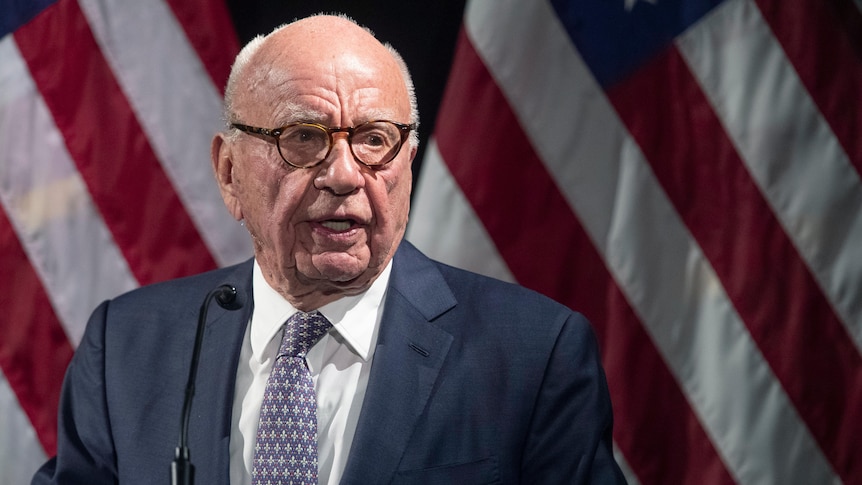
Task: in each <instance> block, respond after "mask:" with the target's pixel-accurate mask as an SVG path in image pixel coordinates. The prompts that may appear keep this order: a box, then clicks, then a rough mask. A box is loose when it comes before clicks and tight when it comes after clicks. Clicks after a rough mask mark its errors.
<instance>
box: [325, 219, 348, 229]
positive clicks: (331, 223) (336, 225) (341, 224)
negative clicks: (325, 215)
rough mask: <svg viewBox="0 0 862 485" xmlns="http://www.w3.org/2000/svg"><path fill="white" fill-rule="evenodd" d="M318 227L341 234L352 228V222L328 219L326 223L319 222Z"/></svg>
mask: <svg viewBox="0 0 862 485" xmlns="http://www.w3.org/2000/svg"><path fill="white" fill-rule="evenodd" d="M320 225H321V226H323V227H325V228H327V229H329V230H330V231H335V232H343V231H346V230H348V229H350V228H351V227H353V221H351V220H349V219H330V220H326V221H320Z"/></svg>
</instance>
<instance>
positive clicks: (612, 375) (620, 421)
mask: <svg viewBox="0 0 862 485" xmlns="http://www.w3.org/2000/svg"><path fill="white" fill-rule="evenodd" d="M438 119H441V120H446V122H444V123H439V124H438V125H437V126H436V129H435V137H436V140H437V143H438V146H439V149H440V153H441V155H442V157H443V159H444V160H445V161H446V164H447V165H448V167H449V170H450V171H451V172H452V175H453V176H454V178H455V180H456V181H457V182H458V184H459V185H460V187H461V191H462V192H463V193H464V195H465V196H466V197H467V199H468V200H469V201H470V203H471V205H472V206H473V209H474V210H475V211H476V213H477V214H478V216H479V218H480V219H481V220H482V222H483V223H484V225H485V227H486V229H487V230H488V233H489V234H490V236H491V238H492V239H493V240H494V243H495V245H496V246H497V249H498V250H499V252H500V254H501V255H502V256H503V258H504V259H505V261H506V263H507V265H508V266H509V269H510V270H511V271H512V274H513V275H514V276H515V278H516V279H517V280H518V282H519V283H521V284H523V285H525V286H527V287H530V288H533V289H535V290H537V291H539V292H542V293H544V294H546V295H548V296H550V297H552V298H555V299H556V300H558V301H560V302H562V303H565V304H567V305H569V306H570V307H572V308H576V309H578V310H580V311H582V312H583V313H584V314H585V315H586V316H587V317H588V318H589V319H590V320H591V321H592V322H593V324H594V325H595V328H596V332H597V334H598V337H599V339H600V341H601V342H602V347H603V356H604V361H605V368H606V371H607V372H608V376H609V378H608V380H609V385H610V391H611V396H612V399H613V404H614V415H615V423H616V424H615V429H614V436H615V438H616V441H617V444H618V446H619V447H620V449H621V450H622V451H623V453H624V454H625V456H626V458H627V460H628V461H629V464H630V465H631V467H632V469H633V470H634V472H635V473H636V474H637V475H638V476H639V477H640V478H641V479H642V481H643V482H644V483H733V480H732V479H731V477H730V475H729V474H728V472H727V470H726V468H725V466H724V464H723V462H722V461H721V459H720V458H719V456H718V454H717V453H716V451H715V449H714V447H713V446H712V443H711V442H710V440H709V438H708V437H707V435H706V433H705V432H704V430H703V428H702V426H701V424H700V422H699V421H698V419H697V417H696V416H695V415H694V413H693V412H692V410H691V408H690V407H689V405H688V402H687V401H686V399H685V397H684V395H683V393H682V391H681V389H680V388H679V386H678V384H677V382H676V381H675V380H674V378H673V376H672V375H671V372H670V371H669V369H668V368H667V366H666V364H665V362H664V361H663V359H662V358H661V356H660V355H659V354H658V352H657V351H656V348H655V346H654V345H653V343H652V342H651V340H650V338H649V336H647V334H646V333H645V331H644V329H643V327H642V325H641V323H640V322H639V321H638V318H637V317H636V316H635V314H634V312H633V311H632V309H631V307H630V306H629V304H628V302H627V301H626V299H625V296H624V295H623V294H622V293H621V292H620V290H619V288H618V287H617V286H616V284H615V282H614V281H613V279H612V277H611V275H610V274H609V272H608V270H607V268H606V267H605V266H604V263H603V261H602V259H601V257H600V255H599V254H598V253H597V251H596V249H595V248H594V246H593V245H592V242H591V241H590V239H589V237H588V236H587V234H585V232H584V230H583V228H582V227H581V225H580V222H579V221H578V218H577V215H576V214H574V213H573V212H572V210H571V208H570V207H569V205H568V203H567V202H566V201H565V199H564V198H563V196H562V195H561V194H560V191H559V190H558V188H557V186H556V183H555V182H554V179H553V178H552V176H551V175H550V174H549V173H548V172H547V171H546V169H545V167H544V165H543V164H542V162H541V160H540V159H539V158H538V156H537V155H536V152H535V151H534V149H533V147H532V146H531V144H530V142H529V141H528V139H527V136H526V134H525V133H524V131H523V130H522V128H521V126H520V124H519V122H518V120H517V119H516V117H515V114H514V113H513V112H512V110H511V108H510V106H509V104H508V102H507V100H506V99H505V97H504V95H503V93H502V92H501V91H500V89H499V87H498V86H497V85H496V84H495V82H494V80H493V78H492V77H491V75H490V73H489V72H488V70H487V68H486V67H485V65H484V64H483V63H482V61H481V59H480V58H479V57H478V55H477V54H476V51H475V50H474V48H473V46H472V45H471V43H470V42H469V40H468V39H467V37H466V35H465V34H464V32H463V31H462V32H461V35H460V38H459V41H458V47H457V50H456V54H455V60H454V62H453V67H452V70H451V75H450V79H449V84H448V86H447V87H446V92H445V95H444V98H443V102H442V104H441V108H440V115H439V117H438ZM464 133H470V137H471V138H472V140H483V142H482V143H475V142H470V141H469V140H468V141H466V142H465V139H464ZM518 194H521V196H518ZM517 224H523V226H522V227H513V226H515V225H517ZM634 372H636V373H638V374H640V375H648V376H649V379H644V378H639V377H634V378H633V377H632V376H631V374H632V373H634ZM644 403H661V404H660V405H647V406H645V405H644ZM645 444H646V445H645ZM680 447H684V448H685V449H686V450H687V458H688V460H687V461H683V460H679V459H678V456H676V455H675V454H672V453H669V450H674V449H679V448H680ZM693 473H696V474H697V475H696V476H692V474H693Z"/></svg>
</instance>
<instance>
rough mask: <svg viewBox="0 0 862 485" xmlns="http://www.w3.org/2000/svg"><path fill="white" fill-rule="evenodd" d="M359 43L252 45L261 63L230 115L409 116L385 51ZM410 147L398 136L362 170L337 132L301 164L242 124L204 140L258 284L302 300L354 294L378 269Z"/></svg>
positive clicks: (390, 237) (395, 235) (276, 119)
mask: <svg viewBox="0 0 862 485" xmlns="http://www.w3.org/2000/svg"><path fill="white" fill-rule="evenodd" d="M357 51H358V52H351V51H350V50H347V51H340V52H327V53H325V55H321V56H316V57H306V56H296V55H290V54H285V53H284V52H288V53H290V52H294V51H292V50H288V49H286V48H281V49H277V50H274V52H269V51H265V52H263V53H261V55H259V56H257V57H256V58H255V59H254V62H265V63H266V64H265V65H267V66H271V68H269V69H266V70H264V71H262V72H260V73H259V74H256V75H254V76H252V78H250V79H249V82H248V83H247V84H248V86H249V88H248V89H247V90H244V91H242V92H241V93H240V95H239V96H237V102H236V105H237V108H236V109H235V111H236V114H237V116H238V117H239V120H238V121H240V122H242V123H244V124H248V125H252V126H259V127H265V128H276V127H280V126H283V125H285V124H288V123H291V122H298V121H307V122H316V123H320V124H322V125H325V126H330V127H349V126H356V125H358V124H360V123H363V122H365V121H370V120H376V119H386V120H391V121H396V122H399V123H405V124H406V123H409V122H410V119H409V117H410V106H409V98H408V97H407V93H406V89H405V87H404V83H403V80H402V78H401V75H400V71H398V69H397V66H396V65H395V64H394V63H393V61H392V59H391V57H389V56H388V54H387V55H386V56H384V57H385V58H382V59H381V56H382V53H385V50H384V51H382V53H381V51H379V50H372V51H371V53H368V52H367V51H361V50H360V49H357ZM288 56H290V57H288ZM216 145H218V147H216ZM414 155H415V147H412V146H410V145H409V144H408V143H405V144H404V146H402V147H401V151H400V152H399V153H398V155H397V156H396V157H395V159H394V160H392V161H391V162H389V163H388V164H386V165H384V166H382V167H378V168H371V167H367V166H365V165H362V164H361V163H359V162H357V161H356V160H355V159H354V158H353V155H352V154H351V152H350V147H349V146H348V143H347V135H346V133H337V134H335V135H334V143H333V146H332V150H331V152H330V154H329V156H328V157H327V158H326V159H325V160H324V161H323V162H322V163H321V164H319V165H317V166H315V167H313V168H307V169H302V168H294V167H292V166H290V165H288V164H286V163H285V162H284V161H283V160H282V159H281V157H280V156H279V154H278V150H277V148H276V145H275V143H274V141H273V140H272V139H271V138H266V137H261V136H257V135H250V134H245V133H243V134H237V136H235V137H233V138H232V139H225V140H223V142H219V141H218V139H217V141H216V142H215V143H214V157H218V158H219V159H220V160H221V162H220V161H219V160H215V162H214V163H215V164H216V170H217V175H218V177H219V180H220V183H221V185H222V193H223V195H224V196H225V202H226V203H227V205H228V207H229V209H230V210H231V212H232V213H233V215H234V217H236V218H238V219H244V220H245V224H246V227H247V228H248V231H249V232H250V233H251V236H252V239H253V242H254V250H255V256H256V258H257V260H258V262H259V264H260V265H261V268H262V269H263V273H264V276H265V277H266V279H267V281H268V282H269V283H270V285H272V286H273V287H274V288H276V289H277V290H278V291H279V292H281V293H282V294H283V295H284V296H285V297H286V298H288V300H290V301H291V302H292V303H293V304H294V305H295V306H297V307H299V308H300V309H310V308H317V307H319V306H320V305H322V304H325V303H327V302H329V301H333V300H335V299H337V298H339V297H340V296H342V295H345V294H353V293H358V292H360V291H362V290H364V289H366V288H367V287H368V286H370V284H371V282H373V280H374V279H375V278H376V277H377V276H378V275H379V274H380V272H381V271H382V270H383V269H384V267H385V265H386V264H387V263H388V262H389V260H390V259H391V257H392V255H393V253H394V251H395V249H396V248H397V246H398V243H399V242H400V241H401V238H402V237H403V235H404V230H405V228H406V224H407V216H408V211H409V204H410V190H411V179H412V177H411V173H410V164H411V161H412V159H413V156H414ZM226 170H227V172H228V173H227V174H226V175H227V178H225V177H224V176H223V174H224V172H225V171H226ZM224 180H227V183H225V182H224ZM303 307H305V308H303Z"/></svg>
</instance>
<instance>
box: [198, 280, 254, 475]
mask: <svg viewBox="0 0 862 485" xmlns="http://www.w3.org/2000/svg"><path fill="white" fill-rule="evenodd" d="M251 268H252V265H251V263H248V264H243V265H242V266H240V267H239V268H238V269H237V271H235V272H233V273H232V274H229V275H227V277H226V278H224V280H223V281H218V282H216V283H215V284H214V285H213V286H212V287H213V288H215V287H217V286H219V285H220V284H224V283H227V284H231V285H233V286H234V287H236V289H237V302H238V303H239V304H241V308H240V309H238V310H236V311H228V310H225V309H223V308H221V307H219V305H218V304H216V303H215V302H213V303H212V304H211V305H210V308H209V313H208V315H207V327H206V332H205V334H204V341H203V345H202V347H201V359H200V365H199V367H198V374H197V381H196V389H195V397H194V402H193V404H192V410H191V421H190V424H189V428H190V430H189V450H190V453H191V459H192V463H193V464H194V465H195V471H196V476H197V480H198V482H199V483H213V484H219V483H222V484H225V485H226V484H227V483H228V476H229V469H230V426H231V415H232V410H233V395H234V384H235V381H236V369H237V360H238V359H239V353H240V348H241V346H242V340H243V336H244V335H245V328H246V326H247V324H248V321H249V317H250V316H251V311H252V302H253V300H252V285H251ZM190 352H191V350H190Z"/></svg>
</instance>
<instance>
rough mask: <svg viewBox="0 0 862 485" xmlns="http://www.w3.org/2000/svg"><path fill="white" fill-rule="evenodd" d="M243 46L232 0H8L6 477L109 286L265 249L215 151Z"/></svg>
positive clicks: (22, 470) (2, 24)
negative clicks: (226, 185) (243, 221)
mask: <svg viewBox="0 0 862 485" xmlns="http://www.w3.org/2000/svg"><path fill="white" fill-rule="evenodd" d="M237 50H238V46H237V40H236V34H235V33H234V29H233V25H232V23H231V21H230V17H229V16H228V13H227V9H226V8H225V5H224V4H223V2H222V1H221V0H148V1H131V2H129V1H122V0H78V1H75V0H58V1H56V2H45V1H32V2H15V1H13V2H9V1H3V2H0V370H2V373H0V483H2V484H10V485H12V484H14V485H19V484H23V483H29V478H30V476H31V475H32V474H33V472H34V471H35V470H36V468H37V467H38V466H39V465H40V464H41V463H42V462H44V460H45V459H46V458H47V457H48V456H50V455H52V454H53V453H54V452H55V449H56V423H57V420H56V413H57V400H58V396H59V391H60V384H61V381H62V378H63V374H64V372H65V368H66V365H67V363H68V361H69V359H70V358H71V355H72V352H73V349H74V348H75V347H76V346H77V344H78V342H79V340H80V338H81V335H82V333H83V330H84V325H85V323H86V321H87V318H88V316H89V313H90V312H91V311H92V309H93V308H95V306H96V305H97V304H98V303H99V302H100V301H101V300H103V299H105V298H109V297H113V296H116V295H117V294H119V293H121V292H122V291H125V290H129V289H132V288H135V287H137V286H139V285H143V284H147V283H151V282H155V281H159V280H164V279H167V278H171V277H174V276H180V275H184V274H189V273H195V272H200V271H203V270H207V269H211V268H214V267H216V266H218V265H225V264H229V263H234V262H238V261H240V260H243V259H245V258H247V257H248V256H250V255H251V250H250V247H249V243H248V236H247V234H245V232H244V230H243V229H242V228H241V227H240V226H239V224H237V223H236V222H235V221H233V220H232V219H231V218H230V217H229V215H228V213H227V211H226V210H225V208H224V205H223V204H222V202H221V198H220V196H219V194H218V190H217V188H216V186H215V182H214V180H213V176H212V169H211V168H210V162H209V146H210V141H211V139H212V135H213V133H214V132H215V131H217V130H218V129H220V128H221V121H220V120H221V96H222V89H223V86H224V83H225V80H226V79H227V74H228V71H229V69H230V63H231V62H232V60H233V57H234V55H235V54H236V52H237ZM178 426H179V425H178ZM165 466H166V468H165V470H166V471H165V473H166V476H167V470H168V468H167V467H168V464H166V465H165Z"/></svg>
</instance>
